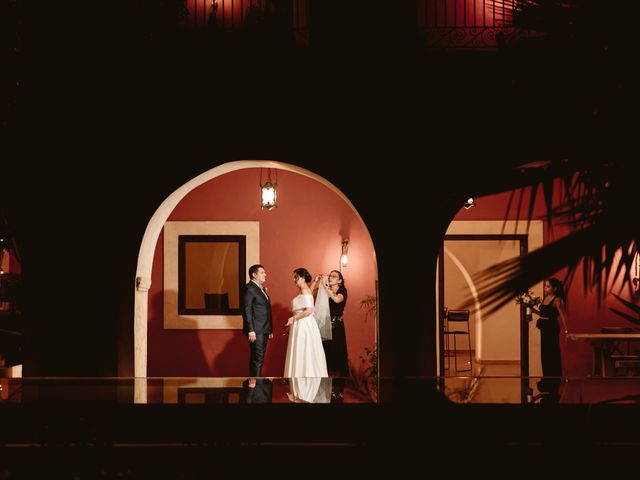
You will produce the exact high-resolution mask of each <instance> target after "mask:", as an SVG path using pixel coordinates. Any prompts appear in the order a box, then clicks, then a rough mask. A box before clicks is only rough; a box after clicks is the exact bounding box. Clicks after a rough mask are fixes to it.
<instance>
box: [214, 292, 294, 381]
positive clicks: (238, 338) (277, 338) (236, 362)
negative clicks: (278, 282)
mask: <svg viewBox="0 0 640 480" xmlns="http://www.w3.org/2000/svg"><path fill="white" fill-rule="evenodd" d="M271 313H272V327H273V338H272V339H271V340H269V344H268V346H267V353H266V355H265V360H264V364H263V368H262V375H263V376H265V377H279V376H282V374H283V372H284V359H285V356H286V352H287V342H288V341H289V337H288V336H282V333H283V332H284V330H285V328H284V324H285V323H286V322H287V319H288V318H289V317H290V316H291V312H290V311H289V309H287V308H285V307H284V306H283V305H281V304H279V303H276V304H273V305H272V306H271ZM249 356H250V352H249V342H248V341H247V337H246V336H245V335H243V334H242V332H241V331H240V330H237V331H234V335H233V338H232V339H231V340H230V341H228V342H227V343H226V344H225V345H224V348H223V349H222V350H221V351H220V353H218V355H216V357H215V358H214V359H213V360H212V362H211V368H210V372H211V373H210V374H209V375H213V376H222V377H245V376H248V375H249Z"/></svg>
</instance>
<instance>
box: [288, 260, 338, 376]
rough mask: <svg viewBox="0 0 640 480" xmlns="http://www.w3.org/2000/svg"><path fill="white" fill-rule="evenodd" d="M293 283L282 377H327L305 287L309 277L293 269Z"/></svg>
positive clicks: (309, 298) (304, 270)
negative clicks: (298, 290)
mask: <svg viewBox="0 0 640 480" xmlns="http://www.w3.org/2000/svg"><path fill="white" fill-rule="evenodd" d="M293 281H294V283H295V284H296V286H297V287H298V288H299V289H300V293H299V294H298V295H297V296H296V297H294V299H293V301H292V302H291V310H292V311H293V316H292V317H290V318H289V320H287V326H288V327H290V329H289V344H288V345H287V356H286V358H285V361H284V377H327V376H328V374H327V359H326V358H325V356H324V349H323V348H322V338H321V337H320V329H319V328H318V324H317V323H316V319H315V318H314V316H313V311H314V307H313V303H314V302H313V295H312V294H311V290H310V289H309V286H308V283H309V282H310V281H311V275H310V274H309V272H308V271H307V270H306V269H305V268H296V269H295V270H294V271H293Z"/></svg>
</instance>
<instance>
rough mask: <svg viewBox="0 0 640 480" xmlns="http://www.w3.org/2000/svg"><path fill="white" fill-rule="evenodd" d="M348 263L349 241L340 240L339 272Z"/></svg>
mask: <svg viewBox="0 0 640 480" xmlns="http://www.w3.org/2000/svg"><path fill="white" fill-rule="evenodd" d="M348 263H349V239H348V238H345V239H344V240H342V255H340V272H342V269H343V268H344V267H346V266H347V264H348Z"/></svg>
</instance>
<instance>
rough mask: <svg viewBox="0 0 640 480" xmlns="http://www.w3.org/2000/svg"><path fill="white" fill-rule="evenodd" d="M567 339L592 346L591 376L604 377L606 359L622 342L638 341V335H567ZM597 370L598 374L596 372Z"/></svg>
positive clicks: (639, 335)
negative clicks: (585, 342)
mask: <svg viewBox="0 0 640 480" xmlns="http://www.w3.org/2000/svg"><path fill="white" fill-rule="evenodd" d="M567 337H568V338H569V339H570V340H575V341H588V342H591V344H592V346H593V369H592V372H593V375H594V376H596V375H598V374H599V375H600V376H603V377H604V376H606V372H607V369H606V365H607V358H609V356H610V355H611V353H612V352H614V351H615V350H616V349H617V348H618V344H620V343H623V342H634V341H635V342H638V341H640V333H569V334H567ZM598 370H599V372H598Z"/></svg>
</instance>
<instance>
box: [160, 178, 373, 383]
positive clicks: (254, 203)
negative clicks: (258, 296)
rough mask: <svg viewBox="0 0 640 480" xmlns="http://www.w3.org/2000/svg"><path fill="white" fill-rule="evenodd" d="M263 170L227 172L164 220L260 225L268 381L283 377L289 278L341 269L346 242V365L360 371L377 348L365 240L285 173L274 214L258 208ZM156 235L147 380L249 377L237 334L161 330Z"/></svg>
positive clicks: (352, 222) (349, 214)
mask: <svg viewBox="0 0 640 480" xmlns="http://www.w3.org/2000/svg"><path fill="white" fill-rule="evenodd" d="M259 181H260V171H259V170H258V169H245V170H239V171H236V172H232V173H229V174H226V175H223V176H220V177H218V178H215V179H213V180H210V181H209V182H207V183H205V184H203V185H201V186H200V187H198V188H197V189H195V190H193V191H192V192H190V193H189V194H188V195H187V196H186V197H185V198H184V199H183V200H182V202H180V203H179V204H178V206H177V207H176V208H175V210H174V211H173V213H172V214H171V216H170V217H169V221H180V220H183V221H198V220H201V221H225V220H226V221H259V222H260V262H261V263H262V264H263V265H264V266H265V269H266V271H267V283H266V285H267V287H268V289H269V294H270V296H271V302H272V307H273V314H274V334H275V337H274V339H273V340H272V341H271V342H270V343H269V347H268V351H267V357H266V361H265V365H264V369H263V374H264V375H265V376H280V375H282V371H283V368H284V357H285V353H286V347H287V337H283V336H282V331H283V326H284V323H285V322H286V320H287V318H288V317H289V315H290V302H291V299H292V298H293V297H294V296H295V295H296V294H297V288H296V287H295V286H294V284H293V274H292V271H293V269H294V268H297V267H305V268H307V269H308V270H309V271H310V272H311V273H312V274H316V273H327V272H328V271H329V270H331V269H335V268H337V267H338V261H339V258H340V253H341V241H342V238H343V237H345V238H346V237H348V238H349V240H350V244H349V265H348V266H347V267H346V268H345V269H344V272H343V273H344V276H345V282H346V285H347V288H348V290H349V300H348V304H347V307H346V311H345V322H346V332H347V343H348V349H349V360H350V362H351V364H352V365H359V364H360V356H361V355H364V349H365V347H372V346H373V345H374V342H375V318H371V317H369V318H365V315H364V310H363V309H361V308H360V302H361V301H362V300H363V299H364V298H365V296H366V295H374V294H375V278H376V263H375V254H374V250H373V245H372V243H371V240H370V237H369V235H368V233H367V231H366V229H365V227H364V226H363V224H362V223H361V221H360V220H359V219H358V218H357V216H356V214H355V213H354V212H353V210H352V209H351V208H350V207H349V206H348V205H347V203H345V202H344V201H343V200H342V199H341V198H340V197H339V196H337V195H336V194H335V193H333V192H332V191H331V190H329V189H328V188H327V187H325V186H324V185H322V184H321V183H319V182H317V181H315V180H313V179H310V178H307V177H304V176H302V175H298V174H294V173H290V172H282V171H279V172H278V183H279V185H280V187H279V189H278V203H279V206H278V208H276V209H274V210H272V211H263V210H261V209H260V207H259V202H260V197H259V188H258V184H259ZM163 241H164V237H163V235H160V238H159V239H158V243H157V245H156V253H155V256H154V263H153V272H152V285H151V289H150V291H149V330H148V375H149V376H246V375H247V374H248V359H249V347H248V344H247V342H246V339H245V337H244V336H243V335H242V333H241V331H239V330H165V329H163V321H162V318H163V305H162V286H163V254H162V245H163Z"/></svg>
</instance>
